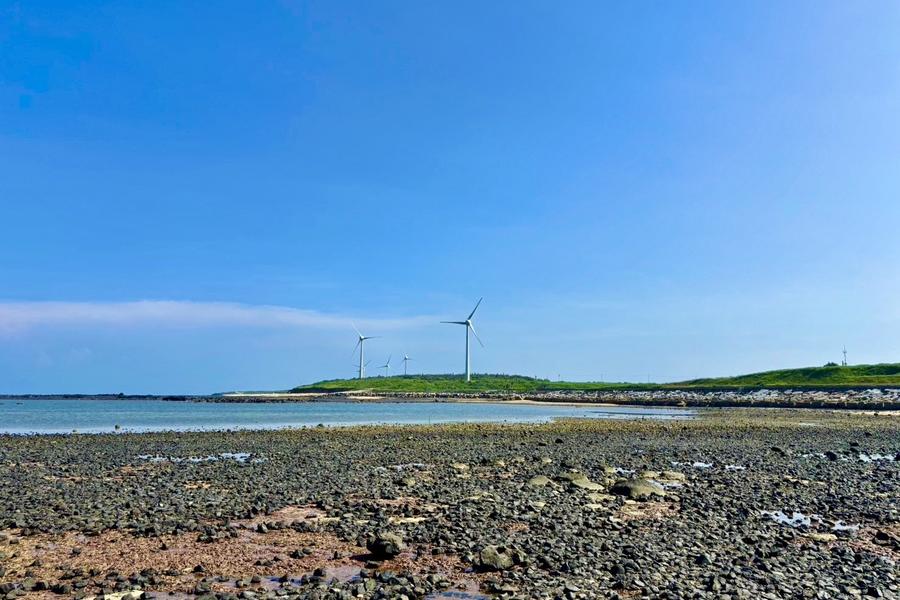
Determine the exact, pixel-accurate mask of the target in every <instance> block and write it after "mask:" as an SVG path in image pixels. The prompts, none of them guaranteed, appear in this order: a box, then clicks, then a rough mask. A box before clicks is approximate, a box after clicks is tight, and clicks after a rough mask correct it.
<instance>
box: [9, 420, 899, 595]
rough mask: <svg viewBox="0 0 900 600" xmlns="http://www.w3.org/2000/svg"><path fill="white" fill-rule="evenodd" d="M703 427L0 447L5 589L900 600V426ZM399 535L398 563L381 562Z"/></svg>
mask: <svg viewBox="0 0 900 600" xmlns="http://www.w3.org/2000/svg"><path fill="white" fill-rule="evenodd" d="M699 414H700V418H698V419H694V420H689V421H675V422H663V421H603V420H566V421H558V422H552V423H547V424H540V425H522V424H516V425H512V424H452V425H409V426H362V427H347V428H312V429H303V430H284V431H233V432H226V431H222V432H198V433H147V434H131V433H126V434H94V435H91V434H87V435H81V434H79V435H48V436H0V530H3V531H2V532H0V566H2V567H3V568H4V571H5V574H3V575H0V582H5V583H9V584H10V585H12V586H20V587H19V588H14V589H24V588H23V587H21V586H24V585H29V586H32V585H33V584H34V581H32V582H30V583H26V582H27V580H28V579H29V578H30V579H32V580H37V581H41V582H43V583H45V584H46V585H47V586H48V587H55V588H56V589H58V590H62V592H63V593H62V596H63V597H65V596H71V595H72V594H73V593H75V591H76V590H79V591H83V592H85V593H91V594H93V593H97V592H99V591H101V590H103V589H104V588H108V589H112V590H115V589H119V590H121V589H131V586H133V585H140V586H141V587H143V588H144V589H147V590H153V591H158V592H169V591H171V592H180V593H187V594H194V595H196V596H203V597H206V598H210V597H211V596H214V597H215V598H217V599H220V600H224V599H229V598H231V597H234V596H236V595H237V594H240V593H241V592H242V591H245V590H249V591H251V592H253V594H252V595H253V596H256V597H264V596H265V595H266V594H267V593H268V592H269V591H270V589H267V588H266V585H270V586H271V585H272V583H269V580H268V579H267V578H269V577H274V578H279V579H281V581H280V582H278V583H276V585H277V586H278V588H279V592H280V593H283V594H284V597H285V598H286V599H287V600H295V599H296V600H299V599H301V598H309V599H312V598H319V599H322V598H346V597H363V598H395V597H400V595H401V594H402V595H406V596H407V597H409V598H422V597H425V596H426V595H427V594H429V593H432V592H436V591H439V590H442V589H446V588H448V587H449V588H450V589H456V588H457V587H461V588H464V589H468V590H476V591H477V590H480V591H481V592H483V593H485V594H488V595H490V596H494V597H501V598H502V597H506V598H512V597H516V598H547V597H550V598H553V597H565V598H611V597H614V594H618V596H619V597H623V596H624V597H651V598H652V597H658V598H665V597H695V596H696V594H695V592H696V591H697V590H700V591H701V595H700V596H696V597H710V598H713V597H721V596H722V595H724V594H727V595H730V596H732V597H747V598H758V597H770V598H780V597H815V595H816V594H817V593H818V592H820V591H825V592H826V593H827V594H828V595H829V596H830V597H845V596H855V595H866V594H869V595H872V596H875V597H878V596H879V595H880V597H886V598H891V597H894V598H896V597H898V594H900V587H898V585H900V581H898V567H897V565H898V560H900V537H898V536H900V513H898V506H897V502H896V499H897V497H898V496H900V462H898V461H897V460H896V455H897V453H898V452H900V418H898V417H897V416H893V415H887V414H873V413H863V412H856V413H850V412H839V411H817V410H753V409H739V410H718V409H710V410H701V411H699ZM225 453H232V454H228V455H226V454H225ZM235 453H247V455H241V456H245V457H246V458H245V459H244V460H236V459H234V458H226V456H232V457H233V456H235V455H236V454H235ZM640 478H643V479H646V480H649V481H651V482H661V483H664V484H665V487H660V486H659V485H658V484H656V483H651V484H646V485H649V489H650V492H647V493H643V492H641V491H640V490H641V489H643V488H641V486H642V485H644V484H640V483H639V479H640ZM632 494H633V495H632ZM642 494H643V495H642ZM765 511H783V512H784V513H786V514H788V515H793V512H794V511H797V512H802V513H803V515H804V516H809V517H810V521H809V524H808V525H802V526H799V527H792V526H789V525H786V524H782V523H779V522H777V521H775V520H774V519H773V518H772V517H771V516H770V515H769V514H768V513H766V512H765ZM813 516H814V517H815V518H812V517H813ZM844 526H848V527H844ZM385 534H392V535H396V536H399V538H400V539H401V540H402V542H403V544H404V545H405V549H404V550H402V551H401V552H400V553H399V554H396V555H385V554H375V552H378V549H379V548H383V547H384V545H383V544H381V545H379V544H378V543H376V542H377V541H378V540H379V539H381V540H382V541H383V539H384V536H385ZM85 536H86V537H85ZM13 541H14V542H15V543H13ZM388 554H390V553H388ZM373 560H374V561H375V562H370V561H373ZM198 565H199V567H200V568H199V569H198V568H197V566H198ZM316 569H321V571H316ZM26 571H27V572H30V575H26ZM195 571H196V572H195ZM317 572H318V573H319V575H316V574H315V573H317ZM357 573H360V577H359V578H358V579H351V578H350V577H349V575H355V574H357ZM254 576H256V577H257V578H259V579H257V580H255V583H254V580H253V577H254ZM332 576H334V577H337V580H336V581H334V582H331V583H328V581H329V579H330V578H331V577H332ZM326 584H327V585H326ZM67 585H68V586H69V587H68V588H66V586H67ZM360 586H361V587H360ZM567 589H568V590H569V592H566V590H567ZM417 590H418V591H417ZM855 592H859V594H856V593H855ZM342 594H343V595H342ZM26 600H27V597H26Z"/></svg>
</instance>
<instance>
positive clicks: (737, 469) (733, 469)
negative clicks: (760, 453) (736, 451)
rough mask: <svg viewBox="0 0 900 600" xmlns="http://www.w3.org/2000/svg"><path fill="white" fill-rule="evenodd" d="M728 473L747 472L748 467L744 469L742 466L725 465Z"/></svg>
mask: <svg viewBox="0 0 900 600" xmlns="http://www.w3.org/2000/svg"><path fill="white" fill-rule="evenodd" d="M725 470H726V471H746V470H747V467H742V466H741V465H725Z"/></svg>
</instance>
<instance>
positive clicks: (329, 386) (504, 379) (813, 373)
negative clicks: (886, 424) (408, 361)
mask: <svg viewBox="0 0 900 600" xmlns="http://www.w3.org/2000/svg"><path fill="white" fill-rule="evenodd" d="M878 386H880V387H900V364H880V365H853V366H847V367H840V366H827V367H809V368H803V369H783V370H779V371H766V372H763V373H753V374H750V375H740V376H737V377H716V378H707V379H692V380H690V381H683V382H677V383H665V384H641V383H625V382H618V383H605V382H573V381H550V380H548V379H536V378H534V377H524V376H521V375H496V374H493V375H489V374H476V375H473V376H472V381H471V382H470V383H466V381H465V379H464V378H463V376H462V375H408V376H406V375H399V376H394V377H369V378H366V379H362V380H359V379H333V380H329V381H320V382H317V383H313V384H309V385H302V386H298V387H296V388H294V389H292V390H291V391H292V392H349V391H372V392H382V393H393V392H409V393H422V394H433V393H449V394H453V393H478V392H510V393H519V394H528V393H536V392H551V391H563V390H569V391H601V390H610V391H614V390H664V389H691V388H697V389H747V388H791V387H793V388H860V387H878Z"/></svg>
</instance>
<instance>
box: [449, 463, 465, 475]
mask: <svg viewBox="0 0 900 600" xmlns="http://www.w3.org/2000/svg"><path fill="white" fill-rule="evenodd" d="M450 468H451V469H453V470H454V471H456V472H457V473H466V472H468V471H469V465H467V464H466V463H458V462H456V463H451V464H450Z"/></svg>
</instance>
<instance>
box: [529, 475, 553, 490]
mask: <svg viewBox="0 0 900 600" xmlns="http://www.w3.org/2000/svg"><path fill="white" fill-rule="evenodd" d="M550 483H552V482H551V481H550V478H549V477H545V476H543V475H537V476H535V477H532V478H531V479H529V480H528V485H530V486H531V487H538V488H540V487H544V486H547V485H549V484H550Z"/></svg>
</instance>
